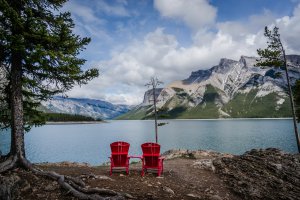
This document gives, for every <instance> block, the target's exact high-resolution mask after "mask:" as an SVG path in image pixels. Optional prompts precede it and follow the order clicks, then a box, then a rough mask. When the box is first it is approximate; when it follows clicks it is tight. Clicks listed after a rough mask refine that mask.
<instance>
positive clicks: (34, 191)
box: [0, 157, 240, 200]
mask: <svg viewBox="0 0 300 200" xmlns="http://www.w3.org/2000/svg"><path fill="white" fill-rule="evenodd" d="M195 162H197V159H191V158H182V157H179V158H173V159H169V160H165V162H164V173H163V175H162V176H160V177H157V175H156V174H155V173H154V172H153V173H151V172H148V173H146V174H145V176H144V177H142V176H141V163H134V164H131V165H130V174H129V175H126V174H125V173H124V172H115V173H113V174H112V176H109V166H98V167H90V166H84V165H76V164H74V165H72V164H66V165H65V164H51V163H50V164H41V165H38V167H39V168H42V169H43V170H50V171H55V172H57V173H60V174H64V175H70V176H74V177H78V178H81V179H82V180H83V181H84V182H85V183H87V184H88V185H89V186H91V187H98V188H106V189H111V190H115V191H118V192H120V193H126V196H127V198H128V199H212V200H220V199H224V200H229V199H231V200H235V199H240V198H238V197H237V196H236V195H234V194H233V193H232V192H231V191H229V190H228V189H227V188H226V185H225V184H224V183H223V182H222V180H221V179H220V178H218V176H217V175H216V174H214V173H213V172H212V171H211V170H207V169H199V168H198V167H195V166H194V163H195ZM16 172H18V176H20V178H21V180H23V183H22V184H21V190H20V191H21V193H20V194H18V199H25V200H29V199H30V200H31V199H75V198H74V197H72V196H71V195H70V194H68V192H67V191H64V190H62V189H60V188H59V186H58V184H57V183H56V182H55V181H52V180H48V179H45V178H43V177H38V176H35V175H34V174H32V173H31V172H28V171H24V170H20V169H15V170H14V171H12V172H10V173H16ZM0 199H1V198H0Z"/></svg>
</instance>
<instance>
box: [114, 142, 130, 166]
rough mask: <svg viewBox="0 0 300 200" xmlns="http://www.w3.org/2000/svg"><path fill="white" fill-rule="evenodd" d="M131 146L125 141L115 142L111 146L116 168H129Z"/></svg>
mask: <svg viewBox="0 0 300 200" xmlns="http://www.w3.org/2000/svg"><path fill="white" fill-rule="evenodd" d="M129 146H130V144H129V143H127V142H123V141H118V142H113V143H111V144H110V149H111V158H112V159H113V162H114V166H115V167H125V166H127V164H128V163H127V157H128V150H129Z"/></svg>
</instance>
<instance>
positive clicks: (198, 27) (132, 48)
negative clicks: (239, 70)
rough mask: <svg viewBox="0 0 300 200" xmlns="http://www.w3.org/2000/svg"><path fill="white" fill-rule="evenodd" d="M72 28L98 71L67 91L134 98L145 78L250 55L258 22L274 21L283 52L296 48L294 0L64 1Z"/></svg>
mask: <svg viewBox="0 0 300 200" xmlns="http://www.w3.org/2000/svg"><path fill="white" fill-rule="evenodd" d="M63 11H70V12H71V13H72V17H73V19H74V21H75V24H76V27H75V28H74V32H75V33H76V34H79V35H81V36H85V37H91V39H92V42H91V43H90V44H89V45H88V46H87V49H86V50H85V51H84V52H82V53H81V55H80V57H82V58H85V59H86V60H87V62H86V64H85V66H84V69H88V68H91V67H97V68H98V69H99V71H100V73H101V74H100V76H99V78H96V79H94V80H92V81H91V82H90V83H89V84H87V85H84V86H81V87H75V88H74V89H73V90H71V91H70V92H69V93H68V95H69V96H70V97H84V98H94V99H101V100H106V101H109V102H112V103H117V104H128V105H134V104H139V103H141V101H142V99H143V95H144V92H145V91H146V90H147V87H145V86H144V85H145V84H146V83H147V82H149V79H150V78H151V77H154V76H155V77H158V79H159V80H161V81H163V82H164V84H165V85H166V84H169V83H170V82H172V81H174V80H182V79H185V78H187V77H188V76H189V75H190V73H191V72H192V71H196V70H199V69H208V68H210V67H212V66H214V65H216V64H218V62H219V60H220V58H230V59H236V60H238V59H239V58H240V56H241V55H247V56H256V55H257V54H256V49H257V48H263V47H265V45H266V41H265V38H264V36H263V30H264V27H265V26H274V25H276V26H278V27H279V31H280V34H281V37H282V40H283V42H284V45H285V47H286V51H287V53H288V54H300V39H299V35H300V0H85V1H82V0H70V1H69V2H68V3H67V4H66V5H65V6H64V7H63Z"/></svg>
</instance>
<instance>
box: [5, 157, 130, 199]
mask: <svg viewBox="0 0 300 200" xmlns="http://www.w3.org/2000/svg"><path fill="white" fill-rule="evenodd" d="M17 164H20V165H21V167H23V168H25V169H28V170H30V171H32V172H33V173H35V174H37V175H40V176H46V177H48V178H50V179H53V180H55V181H57V182H58V184H59V185H60V186H61V187H62V188H64V189H65V190H66V191H68V193H71V194H72V195H73V196H74V197H77V198H79V199H87V200H106V199H114V200H120V199H125V194H121V193H118V192H115V191H113V190H108V189H101V188H89V187H87V186H86V184H85V183H84V182H83V181H82V180H81V179H77V178H74V177H71V176H64V175H60V174H58V173H56V172H53V171H43V170H41V169H39V168H36V167H34V166H33V165H32V164H31V163H30V162H29V161H28V160H27V159H26V158H24V157H21V158H20V157H19V158H17V157H16V156H14V157H9V159H7V160H6V161H4V162H3V163H0V173H2V172H4V171H7V170H9V169H11V168H13V167H16V166H17Z"/></svg>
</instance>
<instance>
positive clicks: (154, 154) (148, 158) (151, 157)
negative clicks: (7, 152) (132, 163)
mask: <svg viewBox="0 0 300 200" xmlns="http://www.w3.org/2000/svg"><path fill="white" fill-rule="evenodd" d="M141 147H142V151H143V157H144V160H145V165H146V166H147V167H157V166H158V164H159V161H158V159H159V156H160V145H159V144H157V143H151V142H148V143H144V144H142V145H141Z"/></svg>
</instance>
